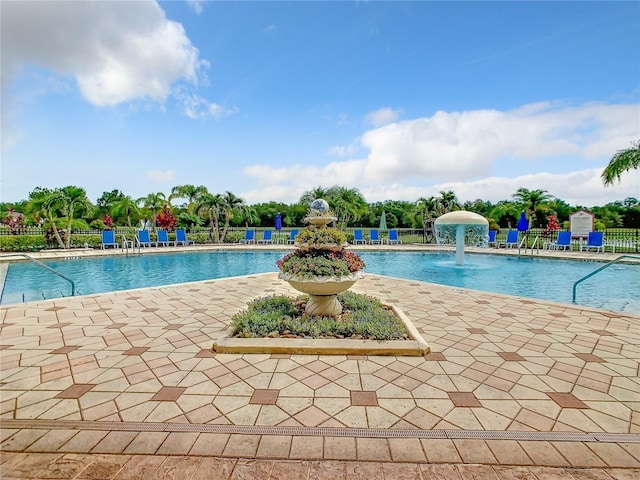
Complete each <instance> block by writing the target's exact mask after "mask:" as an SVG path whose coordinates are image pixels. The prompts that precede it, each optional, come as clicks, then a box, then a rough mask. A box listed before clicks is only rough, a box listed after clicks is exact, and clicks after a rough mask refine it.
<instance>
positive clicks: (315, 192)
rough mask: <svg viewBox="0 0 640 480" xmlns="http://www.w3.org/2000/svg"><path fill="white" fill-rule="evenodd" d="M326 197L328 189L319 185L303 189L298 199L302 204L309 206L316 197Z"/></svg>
mask: <svg viewBox="0 0 640 480" xmlns="http://www.w3.org/2000/svg"><path fill="white" fill-rule="evenodd" d="M327 197H329V189H328V188H324V187H323V186H322V185H319V186H317V187H314V188H312V189H311V190H307V191H305V192H304V193H303V194H302V196H301V197H300V200H298V201H299V202H300V203H302V204H303V205H306V206H309V205H311V202H313V201H314V200H315V199H316V198H324V199H325V200H326V199H327Z"/></svg>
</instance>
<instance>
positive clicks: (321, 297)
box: [279, 199, 364, 317]
mask: <svg viewBox="0 0 640 480" xmlns="http://www.w3.org/2000/svg"><path fill="white" fill-rule="evenodd" d="M335 220H336V217H334V216H333V214H332V213H331V211H330V210H329V204H328V203H327V202H326V201H325V200H323V199H316V200H314V201H313V202H312V203H311V208H310V209H309V212H308V214H307V216H306V217H305V221H306V222H307V223H309V224H311V225H312V227H311V228H316V229H318V230H323V229H329V228H330V227H328V225H329V224H330V223H331V222H334V221H335ZM318 233H319V235H317V237H318V238H329V239H330V238H331V235H322V233H323V232H318ZM295 246H296V248H297V249H299V250H302V251H303V252H305V253H306V252H308V253H309V255H310V256H314V255H315V256H317V255H324V256H327V257H330V256H331V255H332V254H333V253H334V252H339V251H341V250H343V249H344V248H345V247H346V246H347V244H346V242H345V243H344V244H338V243H332V242H329V243H308V242H306V241H305V238H304V236H302V238H301V236H300V235H299V236H298V237H296V240H295ZM363 276H364V271H363V270H358V271H356V272H351V273H350V274H349V275H343V276H340V277H336V276H318V275H314V276H312V277H306V276H304V277H303V276H298V275H294V274H291V273H286V272H282V271H281V272H280V274H279V278H281V279H282V280H285V281H286V282H288V283H289V285H291V286H292V287H293V288H295V289H296V290H298V291H299V292H302V293H306V294H308V295H309V300H308V301H307V306H306V308H305V311H306V313H308V314H309V315H311V316H314V317H315V316H332V317H336V316H338V315H340V313H342V305H341V304H340V302H339V301H338V297H337V296H338V293H340V292H343V291H345V290H348V289H349V288H350V287H351V286H353V284H355V283H356V282H357V281H358V280H359V279H360V278H362V277H363Z"/></svg>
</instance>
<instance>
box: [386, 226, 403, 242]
mask: <svg viewBox="0 0 640 480" xmlns="http://www.w3.org/2000/svg"><path fill="white" fill-rule="evenodd" d="M387 243H388V244H389V245H391V244H392V243H395V244H396V245H397V244H399V243H402V242H401V241H400V239H399V238H398V230H395V229H394V230H389V237H388V238H387Z"/></svg>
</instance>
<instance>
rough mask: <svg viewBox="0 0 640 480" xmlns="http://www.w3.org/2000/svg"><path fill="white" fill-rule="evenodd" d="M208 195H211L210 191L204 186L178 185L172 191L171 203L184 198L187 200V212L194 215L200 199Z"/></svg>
mask: <svg viewBox="0 0 640 480" xmlns="http://www.w3.org/2000/svg"><path fill="white" fill-rule="evenodd" d="M206 193H209V191H208V190H207V187H205V186H204V185H200V186H199V187H196V186H194V185H178V186H175V187H173V188H172V189H171V195H169V201H173V200H175V199H176V198H184V199H186V200H187V211H188V212H189V213H193V211H194V209H195V207H196V205H197V204H198V197H200V196H202V195H204V194H206Z"/></svg>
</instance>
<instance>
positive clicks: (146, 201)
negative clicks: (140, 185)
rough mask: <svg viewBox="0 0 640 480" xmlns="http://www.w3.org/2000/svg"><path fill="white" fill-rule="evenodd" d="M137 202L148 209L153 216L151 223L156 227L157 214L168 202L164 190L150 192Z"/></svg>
mask: <svg viewBox="0 0 640 480" xmlns="http://www.w3.org/2000/svg"><path fill="white" fill-rule="evenodd" d="M136 203H137V204H138V205H141V206H142V207H143V208H145V209H147V210H148V212H149V214H150V217H151V225H152V226H153V227H154V228H155V226H156V215H157V213H158V212H159V211H160V210H162V207H164V206H165V204H166V203H167V197H166V195H165V194H164V193H162V192H158V193H150V194H149V195H147V196H146V197H141V198H139V199H137V200H136Z"/></svg>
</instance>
